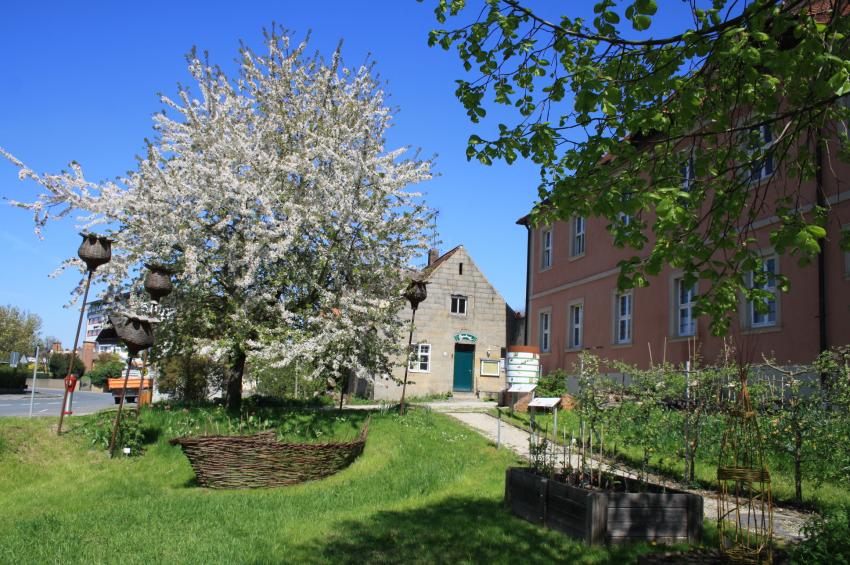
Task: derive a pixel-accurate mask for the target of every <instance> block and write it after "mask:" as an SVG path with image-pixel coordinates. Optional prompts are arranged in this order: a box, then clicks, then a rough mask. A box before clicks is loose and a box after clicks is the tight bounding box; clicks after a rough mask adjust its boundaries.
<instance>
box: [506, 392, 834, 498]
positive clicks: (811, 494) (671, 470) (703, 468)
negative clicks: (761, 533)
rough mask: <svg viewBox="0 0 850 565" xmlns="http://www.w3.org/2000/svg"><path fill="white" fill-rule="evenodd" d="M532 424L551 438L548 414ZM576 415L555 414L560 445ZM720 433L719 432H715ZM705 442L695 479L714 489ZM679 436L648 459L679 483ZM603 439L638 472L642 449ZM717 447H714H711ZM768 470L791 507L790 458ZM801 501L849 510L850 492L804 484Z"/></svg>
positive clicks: (609, 435)
mask: <svg viewBox="0 0 850 565" xmlns="http://www.w3.org/2000/svg"><path fill="white" fill-rule="evenodd" d="M490 413H491V414H492V415H494V416H495V415H496V410H495V409H493V410H491V411H490ZM502 417H503V418H504V419H505V420H506V421H509V422H511V423H513V424H516V425H518V426H520V427H523V428H525V429H528V428H529V419H530V415H529V414H528V413H524V412H514V415H513V417H511V416H510V415H509V413H508V411H507V410H506V409H504V408H503V409H502ZM535 421H536V423H537V425H538V426H540V428H541V429H545V430H547V435H548V436H549V437H550V438H552V439H555V438H554V435H553V418H552V414H551V413H548V412H543V411H538V412H537V414H536V416H535ZM579 425H580V424H579V414H578V413H577V412H576V411H574V410H558V437H557V440H558V441H559V442H562V441H563V430H564V429H566V432H567V436H566V437H567V439H568V440H569V437H570V432H572V433H573V434H574V436H575V438H576V441H578V434H579ZM712 425H714V426H715V428H718V427H719V426H722V422H720V421H717V422H712ZM718 429H719V428H718ZM718 429H716V430H714V432H715V433H714V435H718V433H719V432H718ZM707 436H708V437H707V438H706V439H704V446H703V449H702V451H701V452H700V453H698V457H697V463H696V466H695V479H696V482H697V484H698V486H701V487H704V488H708V489H713V488H715V485H716V476H717V455H716V453H717V448H718V447H719V442H713V444H712V445H709V442H711V439H708V438H710V437H711V436H710V435H708V434H707ZM680 437H681V434H680V433H679V429H678V428H676V430H675V431H674V430H670V432H669V433H665V434H662V437H661V438H660V441H659V444H658V446H657V448H658V450H657V453H656V454H654V455H653V456H652V457H651V459H650V467H651V470H652V471H653V472H656V473H660V474H662V475H664V476H667V477H670V478H673V479H676V480H680V479H681V478H682V475H683V473H684V469H685V465H684V462H683V461H682V459H681V457H679V456H678V454H677V450H679V449H680V446H679V445H678V441H679V438H680ZM603 439H604V442H605V451H606V454H607V455H608V456H616V458H617V459H618V460H620V461H622V462H623V463H624V464H626V465H629V466H631V467H632V468H635V469H638V468H639V467H640V465H641V462H642V459H643V451H642V449H641V448H640V447H639V446H637V445H634V444H633V443H632V442H630V441H629V440H628V439H624V438H621V437H618V434H617V433H616V430H613V429H611V428H610V427H608V428H604V429H603ZM714 444H717V445H714ZM597 449H598V445H595V446H594V451H595V450H597ZM768 466H769V468H770V472H771V489H772V492H773V499H774V501H777V502H780V503H785V504H791V501H792V500H793V498H794V474H793V469H792V468H791V461H790V458H787V457H786V458H785V459H783V460H778V458H776V457H772V458H770V459H769V460H768ZM803 500H804V502H805V503H806V504H807V505H808V506H811V507H812V508H814V509H816V510H819V511H827V510H830V509H834V508H842V507H847V506H850V491H849V490H848V489H847V488H845V487H842V486H841V485H839V484H833V483H828V482H825V483H822V484H820V485H817V484H815V483H814V482H813V481H809V480H806V479H805V478H804V480H803Z"/></svg>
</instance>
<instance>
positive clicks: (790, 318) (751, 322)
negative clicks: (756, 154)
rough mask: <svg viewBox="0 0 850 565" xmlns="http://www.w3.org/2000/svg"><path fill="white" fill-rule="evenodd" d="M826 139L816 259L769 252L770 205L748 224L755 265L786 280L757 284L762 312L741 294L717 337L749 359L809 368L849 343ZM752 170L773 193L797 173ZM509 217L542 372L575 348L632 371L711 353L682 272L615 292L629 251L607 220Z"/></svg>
mask: <svg viewBox="0 0 850 565" xmlns="http://www.w3.org/2000/svg"><path fill="white" fill-rule="evenodd" d="M838 126H839V127H847V126H846V124H838ZM833 133H834V132H833ZM764 135H765V136H769V135H770V132H768V131H765V132H764ZM768 139H769V138H768ZM837 143H838V141H837V138H832V139H831V140H830V141H829V145H830V146H831V148H832V149H833V150H830V151H823V152H822V154H821V162H820V163H818V164H817V165H818V168H819V174H818V177H819V178H820V183H821V187H822V192H821V195H822V203H823V204H825V205H826V206H827V207H828V208H829V217H828V222H827V225H826V230H827V235H826V240H825V241H824V243H823V246H822V252H821V255H820V257H818V259H817V260H815V261H813V262H812V263H810V264H809V265H807V266H803V267H801V266H800V265H799V264H798V261H797V258H796V257H793V256H787V255H779V254H777V253H776V252H775V250H774V249H773V248H772V247H771V244H770V241H769V237H768V236H769V231H770V227H771V226H772V225H773V224H775V223H776V222H777V221H778V220H777V218H776V217H775V216H773V215H772V206H771V205H768V206H766V207H765V208H764V209H765V212H764V213H763V214H762V215H761V216H760V217H757V218H756V219H755V220H754V221H753V222H752V224H751V228H752V229H753V230H754V232H755V237H756V239H757V241H758V245H759V250H760V253H761V255H762V257H763V259H764V268H765V269H768V270H770V271H772V272H774V273H781V274H783V275H785V276H787V277H788V280H789V283H790V290H789V292H787V293H783V292H780V291H779V290H778V289H777V288H776V287H775V285H771V284H768V285H765V286H764V288H765V290H768V291H769V292H770V293H772V298H771V299H770V300H769V301H768V302H767V312H762V311H760V310H759V309H756V308H755V307H754V305H753V304H752V303H751V302H746V301H745V300H744V299H743V298H742V299H741V300H740V303H739V305H738V311H737V317H736V319H735V321H734V322H733V324H732V326H731V328H730V330H729V333H728V336H727V337H728V338H729V339H730V341H731V342H732V343H733V345H734V347H735V348H736V349H737V350H738V352H739V355H741V354H743V355H744V356H745V357H746V358H745V359H744V360H745V361H748V362H760V361H761V360H762V355H766V356H769V357H772V358H774V359H775V360H776V361H777V362H779V363H787V364H793V363H808V362H811V361H812V360H814V359H815V357H817V355H818V354H819V353H820V352H821V351H822V350H824V349H826V348H828V347H831V346H836V345H844V344H848V343H850V253H848V252H845V251H843V250H842V249H841V248H840V246H839V240H840V237H841V229H842V227H844V228H845V229H846V228H847V227H848V226H850V166H848V164H847V163H844V162H841V161H840V160H838V159H837V158H836V157H835V154H836V151H835V149H837V147H836V144H837ZM830 155H832V157H830ZM755 165H756V166H755V167H754V168H753V178H752V179H751V182H754V183H761V182H768V181H772V182H774V183H776V187H775V188H776V190H773V189H772V188H771V189H770V191H771V192H775V193H776V194H781V193H782V192H783V190H782V185H781V183H785V182H793V183H795V186H794V188H795V189H796V183H797V182H798V180H797V179H794V180H793V181H791V180H788V181H786V180H785V177H784V175H783V172H782V171H776V170H773V163H772V160H771V159H769V158H767V159H764V160H763V161H760V162H758V163H756V164H755ZM683 174H684V176H683V179H682V182H689V180H688V178H687V175H688V172H687V171H685V172H684V173H683ZM817 188H818V186H817V182H816V181H815V180H812V181H809V182H806V183H804V184H802V186H801V187H800V194H801V202H800V204H799V205H800V209H801V210H803V211H804V212H805V211H806V210H811V209H812V207H813V206H814V205H815V204H816V202H817V198H818V197H817ZM789 190H790V187H789ZM517 223H518V224H520V225H523V226H525V227H526V228H527V234H528V254H527V261H528V264H527V288H526V310H527V317H526V320H527V323H526V324H527V325H526V328H525V331H526V336H525V338H526V343H527V344H529V345H537V346H539V347H540V351H541V363H542V366H543V372H544V373H546V372H549V371H552V370H553V369H556V368H563V369H565V370H567V371H572V370H573V369H574V367H575V364H576V362H577V360H578V354H579V352H581V351H582V350H588V351H590V352H592V353H594V354H596V355H599V356H601V357H603V358H606V359H616V360H621V361H625V362H628V363H630V364H634V365H636V366H638V367H647V366H648V365H649V364H650V362H651V361H654V362H656V363H657V362H658V361H660V360H661V359H662V357H664V358H665V359H666V361H668V362H672V363H674V364H681V363H684V362H685V361H686V360H687V359H688V356H689V351H690V350H691V349H692V348H693V347H694V344H696V345H697V347H698V349H699V352H700V355H701V357H702V359H703V360H704V361H705V362H708V363H710V362H713V361H715V360H716V359H717V358H718V357H719V356H720V355H721V353H722V350H723V338H718V337H714V336H712V335H711V334H710V332H709V320H708V319H707V318H705V317H696V316H695V315H694V311H693V306H694V299H695V296H696V293H699V292H700V291H701V290H702V288H703V287H704V285H705V281H699V282H698V283H697V284H696V286H695V287H691V288H688V287H686V286H685V285H684V284H683V281H682V273H681V272H678V271H676V270H675V269H672V268H670V267H666V268H665V269H664V270H663V271H662V272H661V273H660V274H659V275H658V276H656V277H653V278H651V279H650V284H649V286H648V287H644V288H637V289H633V290H628V291H625V292H620V291H619V290H618V289H617V275H618V273H619V268H618V266H617V263H618V262H619V261H621V260H624V259H627V258H629V257H631V256H633V255H635V253H636V252H635V251H634V250H632V249H620V248H617V247H615V246H614V245H613V236H612V234H611V233H610V232H609V231H608V229H607V226H608V224H609V221H608V220H606V219H604V218H581V217H574V218H572V219H570V220H569V221H558V222H555V223H554V224H552V225H547V226H531V225H530V223H529V217H528V216H526V217H523V218H520V220H519V221H518V222H517ZM650 244H651V242H650ZM638 253H640V252H638ZM749 276H750V277H751V276H752V275H751V274H750V275H749Z"/></svg>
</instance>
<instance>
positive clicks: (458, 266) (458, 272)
mask: <svg viewBox="0 0 850 565" xmlns="http://www.w3.org/2000/svg"><path fill="white" fill-rule="evenodd" d="M457 274H459V275H462V274H463V263H458V265H457Z"/></svg>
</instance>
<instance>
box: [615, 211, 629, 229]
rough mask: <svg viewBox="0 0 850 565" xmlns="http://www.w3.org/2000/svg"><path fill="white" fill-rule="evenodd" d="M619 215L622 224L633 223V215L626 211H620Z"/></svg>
mask: <svg viewBox="0 0 850 565" xmlns="http://www.w3.org/2000/svg"><path fill="white" fill-rule="evenodd" d="M617 217H618V218H620V224H622V225H624V226H627V225H629V224H631V223H632V217H631V216H629V215H628V214H626V213H625V212H620V213H619V214H617Z"/></svg>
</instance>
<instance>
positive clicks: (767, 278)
mask: <svg viewBox="0 0 850 565" xmlns="http://www.w3.org/2000/svg"><path fill="white" fill-rule="evenodd" d="M778 266H779V265H778V263H777V259H776V257H775V256H774V257H767V258H765V259H764V260H763V263H762V272H763V274H764V276H763V277H761V278H762V280H756V276H755V273H752V272H751V273H750V287H751V288H758V289H761V290H764V291H766V292H768V293H770V297H769V298H765V299H764V300H759V301H756V300H752V301H750V303H749V316H750V326H751V327H753V328H765V327H770V326H775V325H776V319H777V318H776V306H777V294H776V275H777V274H778V273H779V272H778V270H777V269H778Z"/></svg>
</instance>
